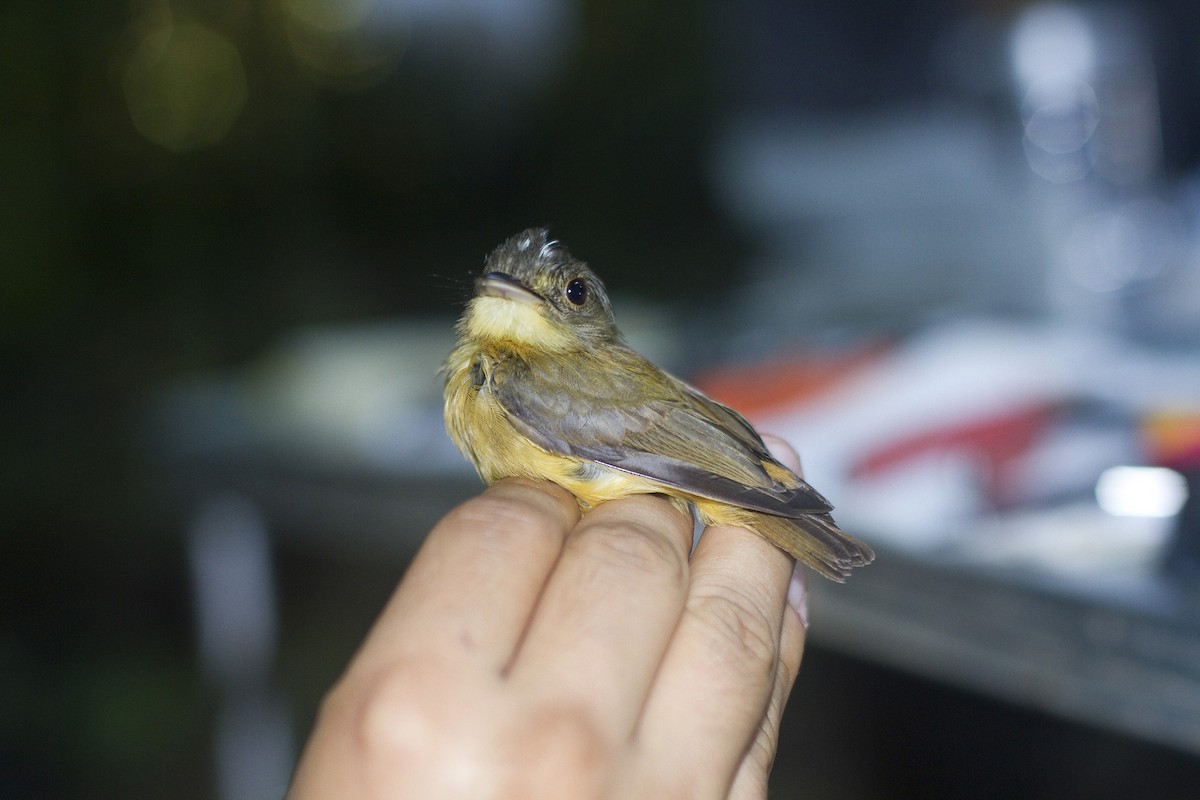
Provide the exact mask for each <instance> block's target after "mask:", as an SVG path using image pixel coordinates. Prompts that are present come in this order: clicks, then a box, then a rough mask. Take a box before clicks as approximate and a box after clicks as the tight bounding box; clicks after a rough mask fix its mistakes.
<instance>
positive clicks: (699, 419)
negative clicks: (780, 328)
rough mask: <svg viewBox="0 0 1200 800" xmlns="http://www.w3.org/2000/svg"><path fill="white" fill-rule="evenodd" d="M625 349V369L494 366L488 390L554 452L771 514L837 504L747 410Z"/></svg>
mask: <svg viewBox="0 0 1200 800" xmlns="http://www.w3.org/2000/svg"><path fill="white" fill-rule="evenodd" d="M619 355H620V358H619V367H620V368H619V369H613V365H611V364H608V363H607V362H605V363H601V362H599V361H594V360H592V359H585V360H584V361H583V362H582V363H580V362H578V361H577V362H573V363H571V364H562V363H553V364H551V363H545V364H541V363H538V362H532V363H531V362H529V361H521V360H513V361H510V362H508V363H506V364H504V365H500V366H498V367H497V368H496V369H495V370H493V371H492V373H491V375H490V378H489V381H488V391H490V392H491V393H492V395H493V397H494V398H495V400H496V401H497V402H498V403H499V404H500V406H501V407H502V408H503V409H504V410H505V411H506V412H507V413H508V415H509V418H510V420H511V421H512V424H513V425H514V427H516V428H517V429H518V430H519V431H520V432H521V433H522V434H524V435H525V436H526V437H528V438H529V439H530V440H532V441H533V442H535V443H536V444H538V445H539V446H540V447H542V448H544V449H546V450H548V451H550V452H554V453H561V454H564V455H572V456H576V457H580V458H585V459H588V460H591V461H596V462H598V463H601V464H606V465H608V466H610V467H613V468H615V469H619V470H622V471H625V472H629V473H633V474H635V475H640V476H643V477H646V478H650V479H651V480H654V481H657V482H659V483H662V484H664V485H666V486H670V487H674V488H676V489H680V490H683V491H684V492H687V493H689V494H693V495H696V496H699V497H705V498H708V499H711V500H717V501H719V502H723V503H729V504H731V505H735V506H740V507H742V508H747V509H750V510H753V511H761V512H763V513H766V514H773V515H776V516H784V517H799V516H804V515H809V514H819V513H826V512H828V511H830V510H831V508H832V506H830V504H829V502H828V501H827V500H825V498H824V497H822V496H821V495H820V494H818V493H817V492H816V490H814V489H813V488H812V487H811V486H809V485H808V484H807V483H806V482H805V481H803V480H802V479H801V478H799V477H797V476H796V475H795V474H794V473H792V472H791V471H790V470H788V469H787V468H786V467H784V466H783V465H781V464H780V463H779V462H778V461H776V460H775V459H774V458H773V457H772V456H771V455H770V453H768V452H767V449H766V446H765V445H764V444H763V442H762V439H761V438H760V437H759V435H758V434H757V433H756V432H755V431H754V429H753V428H752V427H751V426H750V424H749V423H748V422H747V421H746V420H745V419H744V418H743V417H742V416H741V415H740V414H738V413H737V412H735V411H733V410H732V409H729V408H727V407H725V406H723V405H721V404H720V403H717V402H716V401H714V400H712V399H710V398H708V397H706V396H704V395H703V394H701V393H700V392H699V391H697V390H695V389H693V388H692V387H690V386H688V385H687V384H685V383H683V382H682V381H679V380H677V379H675V378H672V377H671V376H669V375H667V374H666V373H664V372H662V371H661V370H659V369H658V368H657V367H655V366H654V365H653V364H651V363H650V362H649V361H646V360H645V359H644V358H642V357H641V356H638V355H637V354H636V353H633V352H632V351H627V350H622V351H621V353H620V354H619ZM598 370H603V372H602V374H603V379H600V378H599V377H598V375H597V371H598Z"/></svg>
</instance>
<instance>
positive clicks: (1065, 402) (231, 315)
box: [0, 0, 1200, 800]
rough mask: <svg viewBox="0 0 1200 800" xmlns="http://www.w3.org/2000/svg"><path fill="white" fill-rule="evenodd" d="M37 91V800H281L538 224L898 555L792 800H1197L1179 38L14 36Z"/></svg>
mask: <svg viewBox="0 0 1200 800" xmlns="http://www.w3.org/2000/svg"><path fill="white" fill-rule="evenodd" d="M0 63H2V64H3V66H4V74H5V75H6V76H7V79H6V80H5V81H4V82H3V86H2V87H0V126H2V127H0V130H2V132H3V135H2V136H0V176H2V178H3V187H4V192H3V201H0V355H2V357H0V363H2V364H3V370H4V376H5V380H4V387H5V391H4V397H5V401H6V402H5V413H4V414H3V415H2V416H0V456H2V461H0V464H2V468H0V475H2V478H0V498H2V502H3V509H4V519H5V525H4V528H5V533H4V535H3V536H2V537H0V547H2V548H3V560H2V563H3V564H4V565H5V567H4V579H3V580H2V581H0V598H2V602H3V626H2V627H0V670H2V673H0V674H2V675H3V677H4V682H5V691H4V692H2V693H0V704H2V706H0V795H2V796H4V797H13V798H17V797H38V798H66V797H83V796H86V797H89V798H105V797H121V798H151V797H155V798H157V797H164V796H167V797H173V798H180V799H181V800H183V799H186V798H193V797H195V798H203V797H219V798H252V797H269V796H277V795H278V794H279V793H281V792H282V790H283V788H284V786H285V785H286V780H287V777H288V775H289V774H290V770H291V767H292V764H293V761H294V758H295V756H296V753H297V750H298V748H299V746H300V744H301V743H302V742H303V739H304V737H305V735H306V734H307V731H308V728H309V726H310V725H311V722H312V717H313V714H314V712H315V708H316V704H317V703H318V701H319V698H320V696H321V694H322V693H323V692H324V691H325V689H326V688H327V687H328V686H329V684H330V683H331V682H332V681H333V680H334V679H335V678H336V677H337V675H338V674H339V672H340V670H341V668H342V667H343V666H344V664H345V663H346V661H347V659H348V658H349V657H350V655H351V653H352V652H353V650H354V648H355V646H356V645H357V643H358V642H359V641H360V640H361V637H362V635H363V634H364V633H365V631H366V629H367V627H368V626H369V624H370V623H371V621H372V619H373V618H374V615H375V614H376V613H377V611H378V610H379V609H380V607H381V606H382V604H383V603H384V602H385V600H386V598H387V596H388V595H389V593H390V591H391V590H392V588H393V587H394V585H395V583H396V582H397V581H398V579H399V577H400V576H401V575H402V574H403V569H404V565H405V563H406V561H407V558H408V557H409V555H411V553H412V551H413V550H414V549H415V548H416V547H417V546H418V545H419V542H420V538H421V536H422V535H423V534H424V532H425V531H426V530H427V529H428V526H429V525H430V524H431V523H432V522H433V521H434V520H436V519H437V518H438V516H440V514H441V513H444V511H445V510H446V509H448V508H449V507H450V506H451V505H452V504H453V503H454V502H456V501H457V500H458V499H461V498H464V497H466V496H469V495H470V494H472V493H473V492H475V491H477V489H478V483H477V481H476V479H475V477H474V475H473V473H472V472H471V470H470V468H469V466H468V465H467V464H466V463H465V461H463V460H462V459H461V458H460V457H459V456H458V455H457V454H456V453H455V452H454V451H453V448H452V447H451V446H450V444H449V442H448V440H447V439H446V437H445V435H444V433H443V432H442V428H441V412H440V381H439V378H438V377H437V375H436V370H437V367H438V365H439V364H440V363H441V360H442V358H444V356H445V353H446V352H447V351H448V349H449V347H450V342H451V336H452V333H451V326H452V324H453V320H454V318H455V317H456V315H457V314H458V312H459V310H460V308H461V304H462V302H463V301H464V300H465V298H466V297H467V296H468V294H469V291H470V281H471V278H472V276H473V275H474V274H475V273H476V272H477V271H478V269H479V268H480V266H481V265H482V259H483V257H484V256H485V255H486V254H487V253H488V252H489V251H490V250H491V248H492V247H494V246H495V245H496V244H498V243H499V242H500V241H501V240H503V239H504V238H506V237H508V236H509V235H511V234H513V233H515V232H517V231H519V230H521V229H523V228H526V227H530V226H533V225H549V226H551V230H552V232H553V234H554V235H555V237H556V238H559V239H560V240H562V241H563V242H564V243H565V244H567V245H568V246H569V247H570V249H571V250H572V251H573V252H574V253H575V254H576V255H578V256H580V257H581V258H583V259H585V260H587V261H588V262H589V263H590V264H591V265H592V266H593V267H594V268H595V269H596V270H597V271H598V272H599V273H600V274H601V275H602V276H603V278H604V279H605V281H606V283H607V284H608V286H609V289H610V291H611V293H612V294H613V296H614V302H615V305H616V309H617V313H618V320H619V321H620V322H621V324H622V327H623V328H624V329H625V330H626V332H627V334H629V336H630V338H631V340H633V341H634V343H635V344H636V345H637V346H638V347H639V348H640V349H642V350H644V351H645V352H647V353H648V354H651V355H653V356H654V357H655V358H656V359H658V360H659V361H660V362H661V363H663V364H664V365H667V366H669V367H670V368H672V369H673V370H675V371H676V372H678V373H679V374H681V375H683V376H686V377H688V378H690V379H693V380H695V381H697V382H699V383H700V385H702V386H703V387H704V388H706V389H707V390H708V391H710V392H711V393H713V394H714V395H716V396H717V397H719V398H720V399H724V400H727V401H728V402H731V403H733V404H735V405H737V406H738V407H739V408H742V409H743V410H745V411H746V412H747V413H748V414H749V416H751V418H752V419H754V420H755V421H756V422H757V423H759V424H760V427H762V428H765V429H767V430H771V431H774V432H777V433H780V434H782V435H785V436H787V437H789V438H790V439H791V440H792V441H793V442H794V443H795V444H796V445H797V446H798V447H799V448H800V449H801V451H802V452H803V454H804V458H805V463H806V468H807V470H808V473H809V476H810V477H811V478H812V480H813V482H814V483H815V484H816V485H817V486H818V487H819V488H821V490H822V491H823V492H824V493H825V494H827V495H828V496H829V497H830V498H831V499H832V500H833V501H834V503H835V505H837V506H838V508H839V512H840V516H839V520H840V521H841V522H842V524H843V526H844V527H847V528H849V529H851V530H854V531H856V532H858V533H860V535H862V536H863V538H866V539H867V540H869V541H870V542H871V543H872V544H874V545H876V547H877V550H878V551H879V561H878V563H877V564H876V565H874V566H872V567H870V568H869V569H867V570H863V571H861V572H860V574H859V575H856V576H855V577H854V578H853V579H852V580H851V581H850V583H848V584H847V585H846V586H844V587H832V586H829V585H824V584H822V585H819V586H814V609H813V619H814V626H813V633H812V638H811V640H810V647H809V652H808V654H807V656H806V664H805V669H804V672H803V673H802V674H801V676H800V680H799V684H798V687H797V691H796V694H795V696H794V699H793V703H792V706H791V710H790V712H789V716H788V719H787V722H786V724H785V731H784V737H783V741H782V744H781V748H780V753H779V758H778V761H777V766H776V776H775V783H774V793H775V795H776V796H778V797H792V796H797V797H799V796H806V797H826V798H875V797H909V796H915V797H924V798H930V797H1011V796H1024V797H1056V798H1061V797H1092V798H1096V797H1114V798H1115V797H1127V796H1130V795H1131V794H1132V793H1133V792H1135V791H1136V792H1138V793H1139V794H1145V795H1146V796H1154V797H1190V796H1192V795H1193V793H1194V787H1195V786H1197V785H1200V623H1198V622H1197V620H1198V617H1197V613H1196V612H1197V610H1198V609H1200V602H1198V601H1200V595H1198V593H1197V590H1196V588H1195V586H1196V584H1195V577H1196V575H1197V574H1200V514H1198V513H1197V507H1196V504H1195V501H1194V500H1193V499H1192V498H1193V497H1194V496H1195V492H1194V491H1189V490H1191V489H1193V488H1194V487H1195V485H1196V475H1197V464H1198V463H1200V358H1197V355H1198V348H1200V311H1198V309H1200V238H1198V236H1200V225H1198V223H1200V180H1198V174H1197V166H1198V162H1200V108H1198V106H1197V104H1196V103H1195V100H1194V98H1195V95H1196V92H1197V90H1198V89H1200V19H1198V18H1197V16H1196V14H1195V13H1194V9H1193V8H1192V6H1191V4H1188V3H1184V2H1179V0H1157V1H1156V2H1145V3H1120V2H1113V3H1073V4H1071V3H1062V4H1048V3H1023V2H1006V1H1005V0H980V1H979V2H957V3H954V2H936V1H934V0H920V2H911V3H885V2H872V3H860V4H843V3H834V2H811V3H792V2H785V1H784V0H733V2H726V3H711V2H710V3H694V2H687V3H685V2H679V1H678V0H664V2H660V3H654V4H650V3H641V2H632V1H630V0H607V1H606V2H598V1H597V0H507V1H506V2H487V1H486V0H458V2H441V3H439V2H433V1H432V0H262V1H261V2H251V1H250V0H224V1H223V2H215V3H214V2H208V3H201V2H196V0H135V1H134V2H129V3H120V4H112V3H102V2H94V1H93V0H71V1H68V2H60V3H41V2H35V1H34V0H10V1H9V2H8V3H5V4H4V5H3V6H2V7H0Z"/></svg>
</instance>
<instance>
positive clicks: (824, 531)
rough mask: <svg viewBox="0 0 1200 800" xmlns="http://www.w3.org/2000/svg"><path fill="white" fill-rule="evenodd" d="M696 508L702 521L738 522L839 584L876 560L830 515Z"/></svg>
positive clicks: (718, 507) (873, 554) (728, 523)
mask: <svg viewBox="0 0 1200 800" xmlns="http://www.w3.org/2000/svg"><path fill="white" fill-rule="evenodd" d="M706 505H707V504H706ZM699 511H700V518H701V520H702V521H704V522H705V524H710V523H717V524H724V525H738V526H740V527H743V528H747V529H749V530H752V531H754V532H755V533H757V534H758V535H760V536H762V537H763V538H764V539H766V540H767V541H769V542H771V543H772V544H774V545H775V546H777V547H778V548H779V549H781V550H783V551H785V552H787V553H789V554H790V555H791V556H793V557H794V558H795V559H797V560H798V561H802V562H803V563H805V564H807V565H808V566H810V567H812V568H813V569H815V570H816V571H817V572H819V573H821V574H822V575H824V576H825V577H827V578H829V579H830V580H834V581H837V582H838V583H844V582H845V580H846V578H848V577H849V576H850V573H851V571H852V570H853V569H854V568H855V567H864V566H866V565H867V564H870V563H871V562H872V561H873V560H874V559H875V553H874V551H872V550H871V548H870V547H869V546H867V545H866V544H865V543H863V542H860V541H859V540H858V539H855V538H854V537H853V536H850V535H849V534H847V533H846V532H844V531H843V530H842V529H841V528H839V527H838V526H837V523H835V522H834V521H833V517H832V516H830V515H829V514H806V515H804V516H802V517H795V518H792V517H776V516H772V515H770V514H760V513H758V512H755V511H746V510H745V509H740V508H739V509H733V508H730V507H729V506H716V507H713V506H710V507H708V508H705V507H703V506H701V507H700V508H699Z"/></svg>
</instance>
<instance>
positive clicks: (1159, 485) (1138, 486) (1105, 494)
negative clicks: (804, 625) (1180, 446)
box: [1096, 466, 1188, 517]
mask: <svg viewBox="0 0 1200 800" xmlns="http://www.w3.org/2000/svg"><path fill="white" fill-rule="evenodd" d="M1187 497H1188V489H1187V481H1186V480H1185V479H1184V477H1183V476H1182V475H1180V474H1179V473H1178V472H1176V471H1175V470H1173V469H1167V468H1166V467H1143V466H1132V467H1131V466H1117V467H1109V468H1108V469H1106V470H1105V471H1104V473H1103V474H1102V475H1101V476H1100V480H1098V481H1097V482H1096V502H1097V503H1099V504H1100V508H1102V509H1104V510H1105V511H1107V512H1108V513H1109V514H1112V515H1113V516H1120V517H1173V516H1175V515H1176V514H1178V513H1179V511H1180V509H1182V508H1183V504H1184V503H1185V502H1187Z"/></svg>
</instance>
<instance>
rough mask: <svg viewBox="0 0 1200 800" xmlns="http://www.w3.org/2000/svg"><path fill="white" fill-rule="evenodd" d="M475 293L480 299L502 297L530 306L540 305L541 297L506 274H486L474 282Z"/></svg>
mask: <svg viewBox="0 0 1200 800" xmlns="http://www.w3.org/2000/svg"><path fill="white" fill-rule="evenodd" d="M475 293H476V294H478V295H479V296H480V297H502V298H504V299H505V300H516V301H517V302H518V303H525V304H527V305H531V306H539V305H541V304H542V296H541V295H540V294H538V293H537V292H535V291H533V290H532V289H529V288H527V287H525V286H523V285H521V283H520V282H519V281H518V280H517V279H516V278H514V277H513V276H511V275H509V274H508V273H506V272H488V273H486V274H484V275H483V276H482V277H480V278H478V279H477V280H476V281H475Z"/></svg>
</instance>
